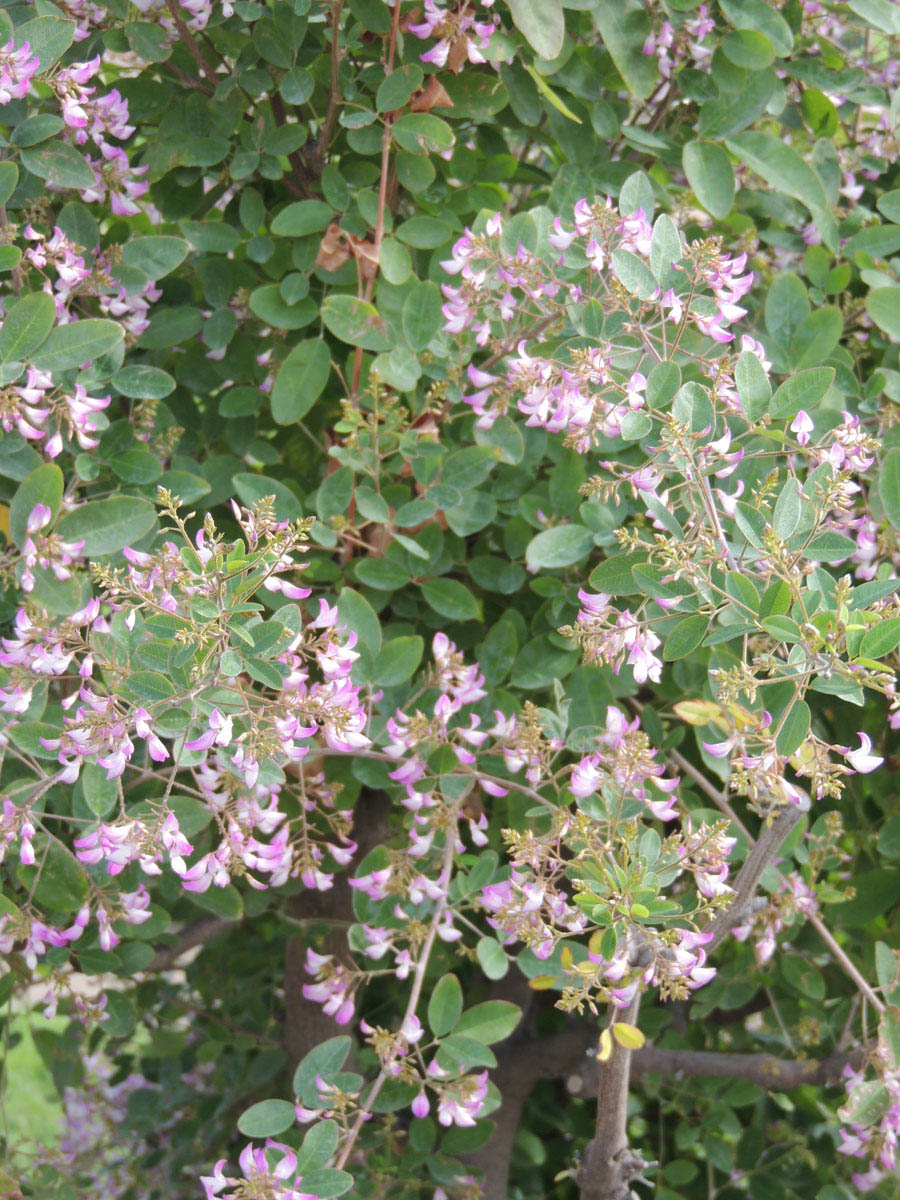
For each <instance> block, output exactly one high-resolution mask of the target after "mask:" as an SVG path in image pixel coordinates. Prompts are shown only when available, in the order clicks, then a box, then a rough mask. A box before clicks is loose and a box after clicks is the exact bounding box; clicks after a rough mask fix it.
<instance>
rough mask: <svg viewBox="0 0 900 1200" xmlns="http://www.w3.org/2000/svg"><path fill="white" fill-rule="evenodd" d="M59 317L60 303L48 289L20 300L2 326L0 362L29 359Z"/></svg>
mask: <svg viewBox="0 0 900 1200" xmlns="http://www.w3.org/2000/svg"><path fill="white" fill-rule="evenodd" d="M55 319H56V306H55V305H54V303H53V297H52V296H48V295H47V293H46V292H35V293H34V294H33V295H30V296H23V297H22V299H21V300H17V301H16V302H15V304H14V305H13V306H12V308H10V310H9V312H8V313H7V314H6V316H5V317H4V318H3V324H2V326H0V362H18V361H19V360H20V359H23V358H27V357H28V356H29V355H30V354H32V353H33V352H34V351H35V350H37V348H38V347H39V346H41V345H42V344H43V342H44V341H45V340H46V338H47V335H48V334H49V332H50V330H51V329H52V328H53V322H54V320H55Z"/></svg>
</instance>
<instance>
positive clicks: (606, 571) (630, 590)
mask: <svg viewBox="0 0 900 1200" xmlns="http://www.w3.org/2000/svg"><path fill="white" fill-rule="evenodd" d="M646 561H647V558H646V555H644V554H615V555H613V557H612V558H608V559H607V560H606V561H605V562H602V563H600V565H599V566H596V567H594V569H593V571H591V575H590V584H591V587H592V588H593V589H594V591H595V592H609V593H610V595H612V596H637V595H639V594H640V591H641V589H640V588H639V587H638V586H637V584H636V583H635V581H634V576H633V575H632V573H631V568H632V567H635V566H637V565H638V563H645V562H646Z"/></svg>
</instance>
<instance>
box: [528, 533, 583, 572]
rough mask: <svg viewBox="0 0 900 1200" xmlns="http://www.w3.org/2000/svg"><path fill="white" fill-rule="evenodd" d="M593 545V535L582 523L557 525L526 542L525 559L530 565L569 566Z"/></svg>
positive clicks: (550, 567) (547, 566) (551, 567)
mask: <svg viewBox="0 0 900 1200" xmlns="http://www.w3.org/2000/svg"><path fill="white" fill-rule="evenodd" d="M593 546H594V535H593V534H592V533H591V531H590V529H587V528H586V527H585V526H584V525H557V526H555V527H554V528H553V529H545V530H544V531H543V533H539V534H537V535H536V536H535V537H533V538H532V539H531V541H530V542H529V543H528V546H527V548H526V550H525V561H526V562H527V563H528V565H529V566H530V567H546V568H548V569H550V570H553V569H554V568H556V567H570V566H572V564H573V563H577V562H578V561H579V560H580V559H582V558H584V557H585V555H587V554H589V553H590V551H591V550H592V549H593Z"/></svg>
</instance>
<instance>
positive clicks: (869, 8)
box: [847, 0, 900, 35]
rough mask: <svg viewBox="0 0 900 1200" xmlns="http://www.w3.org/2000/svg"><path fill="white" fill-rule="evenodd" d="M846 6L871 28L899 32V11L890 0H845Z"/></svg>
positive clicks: (883, 31)
mask: <svg viewBox="0 0 900 1200" xmlns="http://www.w3.org/2000/svg"><path fill="white" fill-rule="evenodd" d="M847 7H848V8H849V9H850V10H851V12H855V13H856V15H857V16H858V17H862V19H863V20H864V21H865V22H866V23H867V24H868V25H871V26H872V28H873V29H880V30H881V31H882V33H890V34H894V35H898V34H900V13H898V12H897V9H896V7H895V6H894V4H892V3H891V0H847Z"/></svg>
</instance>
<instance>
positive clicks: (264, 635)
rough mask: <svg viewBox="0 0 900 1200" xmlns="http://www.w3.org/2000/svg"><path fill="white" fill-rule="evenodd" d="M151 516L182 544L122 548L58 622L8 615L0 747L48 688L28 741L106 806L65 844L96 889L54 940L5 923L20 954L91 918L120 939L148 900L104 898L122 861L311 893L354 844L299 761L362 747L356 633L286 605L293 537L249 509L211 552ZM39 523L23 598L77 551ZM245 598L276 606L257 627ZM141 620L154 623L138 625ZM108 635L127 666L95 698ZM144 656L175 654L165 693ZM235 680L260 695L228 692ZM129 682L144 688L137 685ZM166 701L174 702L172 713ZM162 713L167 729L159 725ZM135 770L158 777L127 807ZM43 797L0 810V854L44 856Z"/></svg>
mask: <svg viewBox="0 0 900 1200" xmlns="http://www.w3.org/2000/svg"><path fill="white" fill-rule="evenodd" d="M164 511H165V512H166V514H167V516H168V517H169V519H170V520H171V521H172V522H173V532H174V533H175V535H176V537H177V538H178V539H179V542H180V545H179V544H178V543H177V542H176V541H171V540H169V541H164V542H163V543H162V545H161V546H160V547H159V549H158V550H156V551H137V550H127V551H126V559H127V563H126V566H125V567H124V568H120V569H117V570H108V569H105V568H104V569H98V570H97V571H96V579H97V581H98V582H99V584H100V585H101V588H102V589H103V594H102V599H101V598H96V597H95V598H93V599H91V600H90V601H89V602H88V604H87V605H85V607H84V608H82V609H80V610H78V611H77V612H75V613H72V614H71V615H70V616H69V617H67V618H66V619H65V620H63V621H59V620H55V619H51V618H50V617H49V616H48V615H47V614H46V613H43V612H41V611H40V610H38V609H34V608H31V607H22V608H20V610H19V612H18V613H17V615H16V620H15V636H14V637H7V638H4V639H3V643H2V644H3V649H2V652H0V665H2V667H3V668H4V678H3V681H2V687H0V704H2V708H3V711H4V712H5V713H6V720H5V723H4V732H3V737H4V739H5V740H6V742H7V743H8V742H9V741H10V740H12V741H13V742H15V740H16V738H17V736H18V729H19V728H20V726H21V725H22V723H23V721H25V720H27V719H28V716H27V714H28V713H29V712H31V711H32V706H33V704H34V703H35V702H36V701H35V696H36V689H40V688H41V686H42V681H44V680H47V679H53V680H55V681H58V683H59V685H61V686H62V694H61V699H60V703H59V709H58V711H59V733H58V735H57V736H55V737H43V738H42V746H43V748H44V750H45V751H46V752H48V753H49V754H51V755H53V756H54V757H55V758H56V760H57V763H58V769H57V770H56V772H55V774H54V775H53V776H52V777H51V782H56V781H58V780H59V781H63V782H67V783H70V784H73V783H75V781H76V780H78V779H79V778H80V777H81V776H82V775H83V773H84V772H85V771H86V770H87V771H88V772H93V775H92V779H93V780H97V781H98V782H96V783H94V784H92V786H96V787H100V788H101V790H102V792H103V795H104V796H107V795H108V797H109V802H108V804H107V803H106V801H104V807H105V808H108V809H112V808H116V809H117V810H118V811H117V812H116V814H115V815H114V816H112V815H110V816H106V814H105V813H104V815H103V817H102V819H101V820H99V821H98V822H97V823H95V824H93V825H92V826H91V827H89V828H87V829H86V830H84V831H83V832H81V834H80V836H78V837H77V838H76V839H75V841H74V852H75V855H76V856H77V859H78V860H79V861H80V862H81V863H83V864H85V865H86V866H88V867H90V868H91V869H92V870H91V877H92V880H93V883H92V899H91V900H90V902H89V903H88V904H87V905H85V907H84V908H83V909H82V910H81V911H80V913H79V915H78V917H77V918H76V920H75V923H74V924H73V925H71V926H70V927H67V928H61V929H53V928H50V927H48V926H47V925H46V923H45V922H43V921H42V920H40V919H39V918H37V917H36V916H35V917H29V916H27V915H26V914H25V913H22V914H21V918H16V919H15V920H13V919H12V918H9V917H4V918H3V930H4V932H3V938H4V942H5V943H9V946H10V947H11V946H12V944H13V943H15V942H17V941H20V942H21V941H24V943H25V949H24V953H25V955H26V957H27V958H28V959H29V960H36V958H37V956H39V955H41V954H43V953H44V951H45V949H46V948H47V947H48V946H51V945H56V946H64V945H68V944H69V943H70V942H72V941H73V940H75V939H77V938H79V937H80V936H81V934H82V932H83V931H84V928H85V926H86V925H87V922H88V919H89V915H90V914H93V917H94V919H95V920H96V922H97V925H98V931H99V944H100V947H101V949H104V950H109V949H111V948H112V947H113V946H115V945H116V944H117V941H118V937H117V935H116V934H115V933H114V931H113V927H112V920H113V919H115V920H121V921H124V922H126V923H130V924H135V923H139V922H142V921H144V920H146V919H147V918H148V917H149V915H150V914H149V910H148V905H149V895H148V893H147V891H146V889H145V888H144V886H143V885H142V884H139V885H138V886H137V889H136V890H135V891H133V892H127V891H121V892H115V891H114V890H111V889H110V884H111V882H112V880H114V879H116V877H118V876H119V875H120V874H122V873H123V872H127V869H128V868H129V866H130V865H131V864H135V865H136V866H137V867H138V868H139V869H140V871H141V872H142V873H143V875H145V876H148V877H153V876H157V875H159V874H161V873H162V870H163V867H164V866H168V867H169V868H170V869H171V870H172V871H173V872H174V873H175V875H176V876H178V877H179V878H180V879H181V882H182V886H183V887H184V888H185V889H186V890H187V891H190V892H204V891H206V890H207V889H208V888H209V887H211V886H215V887H224V886H226V885H227V884H228V883H229V882H230V881H231V879H232V878H233V877H235V876H239V877H241V878H243V879H245V880H246V881H247V882H248V884H249V885H250V886H251V887H254V888H265V887H268V886H275V885H278V884H280V883H283V882H285V881H286V880H287V879H288V878H291V877H295V878H298V879H299V880H300V881H301V882H302V883H303V884H304V885H305V886H307V887H310V888H316V889H325V888H328V887H330V886H331V880H332V875H333V871H334V869H335V868H336V867H339V866H341V865H346V863H347V862H349V859H350V857H351V856H352V854H353V852H354V850H355V846H354V843H353V842H352V841H351V840H350V838H349V831H350V827H351V814H350V812H349V811H346V810H342V809H340V808H338V807H337V806H336V800H337V796H338V791H337V789H335V788H334V787H333V786H329V785H327V784H326V783H325V780H324V777H323V775H322V773H321V771H319V770H318V769H316V768H313V770H312V771H309V772H307V770H306V768H305V765H304V759H306V757H307V756H308V755H309V754H310V751H311V748H312V747H313V746H314V745H315V744H316V740H318V741H319V742H320V743H321V744H322V745H323V746H324V747H327V748H329V749H330V750H333V751H336V752H339V753H346V752H349V751H352V750H358V749H360V748H361V747H364V746H366V745H368V738H367V737H366V736H365V734H364V733H363V732H362V731H363V729H364V727H365V725H366V722H367V717H366V714H365V712H364V711H363V709H362V707H361V702H360V699H359V694H358V688H357V687H356V685H354V684H352V683H351V682H350V671H351V669H352V666H353V663H354V661H355V659H356V657H357V655H356V652H355V651H354V650H353V644H354V641H355V636H354V635H353V634H352V633H347V631H346V630H345V627H344V626H343V625H342V624H341V623H340V621H339V618H338V614H337V609H336V608H334V607H330V606H328V605H326V604H324V603H322V604H320V605H319V610H318V613H317V614H316V615H313V614H306V615H304V614H303V613H302V612H301V610H300V609H299V608H298V606H297V605H296V604H295V603H293V601H296V600H297V599H304V598H306V597H307V596H308V594H309V592H308V589H306V588H302V587H299V586H298V585H297V584H295V583H292V582H291V581H290V576H291V575H292V574H294V573H295V572H296V571H297V570H299V569H300V564H298V563H297V562H296V561H295V558H294V554H295V552H297V551H299V550H302V548H303V538H304V537H305V530H304V529H303V528H302V527H300V526H291V525H290V524H288V523H285V522H277V521H275V520H274V518H273V517H272V514H271V509H270V506H269V505H268V504H267V503H266V502H262V503H260V504H258V505H257V506H256V507H255V508H254V509H252V510H246V509H245V510H240V509H238V508H237V507H235V518H236V520H237V522H238V525H239V527H240V529H241V532H242V533H243V536H244V540H243V541H242V542H240V543H232V544H229V543H226V542H225V541H224V540H223V539H222V537H221V535H220V534H219V533H218V531H217V530H216V529H215V527H214V526H213V525H212V523H211V522H210V521H209V520H207V521H206V522H205V523H204V525H203V527H202V528H201V529H200V530H199V531H198V533H197V534H196V536H195V538H194V539H192V540H191V539H189V538H188V534H187V530H186V527H185V525H184V523H183V521H182V519H181V517H180V516H179V515H178V513H177V509H176V508H175V506H174V504H173V503H172V502H171V501H170V500H168V499H164ZM51 522H52V513H51V510H50V509H49V508H48V507H47V506H45V505H39V506H37V507H36V508H35V510H34V511H33V512H32V514H31V517H30V518H29V523H28V529H29V533H28V537H27V538H26V540H25V542H24V544H23V549H22V562H23V565H24V570H25V572H26V584H25V591H26V593H27V591H28V586H27V579H28V574H27V573H28V572H32V571H34V570H37V569H51V570H52V571H53V573H54V574H55V575H56V577H57V578H59V579H67V578H68V577H69V575H70V573H71V571H72V569H73V567H74V566H75V565H76V563H77V556H78V554H79V551H80V549H81V546H80V545H75V544H70V543H67V542H65V541H64V540H62V539H60V538H59V537H58V535H55V534H54V533H53V532H52V531H51V530H50V529H49V527H50V525H51ZM45 531H46V532H45ZM226 580H228V583H229V586H226V583H225V581H226ZM238 581H240V583H238ZM260 589H262V591H263V593H264V594H265V593H268V594H270V595H277V596H279V597H280V598H281V599H282V600H284V601H285V602H286V603H284V604H283V605H282V607H281V608H280V609H278V614H277V617H276V618H273V619H269V620H262V619H261V617H260V615H259V614H260V612H262V611H264V610H263V606H262V605H260V604H258V603H253V597H254V595H255V594H256V592H257V591H258V590H260ZM225 595H228V596H230V598H231V599H230V602H231V603H232V604H235V605H238V604H239V605H240V606H241V612H242V619H241V620H240V621H235V620H234V619H233V618H232V615H231V612H230V610H229V609H227V608H225V609H223V607H222V602H221V597H223V596H225ZM214 602H217V603H214ZM142 609H144V610H145V611H147V610H149V612H151V613H154V614H155V615H154V616H151V617H150V618H149V620H148V619H147V618H146V617H145V616H143V615H141V612H142ZM114 629H115V630H117V631H118V632H119V633H120V635H124V636H125V638H126V639H127V641H128V642H130V647H131V654H132V658H133V660H134V662H133V668H132V671H131V673H130V676H129V677H130V679H131V680H132V683H131V685H130V687H129V688H128V689H127V690H125V691H123V690H122V689H120V688H119V687H117V686H115V685H113V686H110V681H112V680H117V679H120V678H121V677H122V665H121V662H120V659H119V657H118V655H119V654H120V653H121V649H120V646H119V644H118V643H117V642H116V640H115V638H114V637H111V634H112V633H113V630H114ZM236 629H239V630H240V634H241V636H237V634H236V632H235V631H236ZM160 639H162V640H160ZM229 639H230V640H231V642H232V646H231V647H230V648H229V644H228V643H229ZM151 647H155V648H156V649H155V651H152V650H151V649H150V648H151ZM179 648H180V649H179ZM248 649H249V651H252V655H251V654H248V653H247V651H248ZM154 653H162V654H163V655H178V656H179V658H180V659H181V660H182V664H181V666H180V667H172V668H169V681H168V682H167V680H166V678H165V677H164V676H163V675H162V674H160V673H159V672H153V671H149V672H147V671H145V672H144V673H143V674H142V673H141V672H140V670H138V669H137V668H138V666H139V664H140V662H141V659H142V658H145V660H146V656H147V655H150V656H151V657H153V655H154ZM242 655H246V656H247V657H246V658H245V657H242ZM154 661H158V658H154ZM246 671H251V672H252V673H253V678H255V679H256V680H257V681H258V682H260V683H261V684H262V685H263V690H261V691H259V692H256V693H254V692H249V691H248V690H247V689H246V688H245V687H244V686H242V680H243V679H244V678H245V677H246V676H245V672H246ZM141 680H143V681H144V682H145V683H146V684H148V685H150V690H148V691H146V692H142V691H141V688H140V682H141ZM135 687H137V690H135ZM178 687H180V688H181V692H180V694H179V693H178V692H177V689H178ZM207 697H210V698H207ZM212 697H214V698H212ZM179 700H180V703H181V704H182V705H186V706H187V707H186V708H179V707H178V702H179ZM173 711H174V712H175V714H176V715H175V717H174V719H173V718H172V716H169V717H168V719H167V717H166V714H171V713H173ZM135 768H136V769H137V770H139V771H140V772H142V773H146V772H148V771H149V772H150V773H151V774H152V773H153V772H156V773H157V775H158V777H159V778H160V779H161V781H162V782H163V785H164V787H163V790H164V791H165V794H166V798H163V799H161V800H158V801H147V802H143V803H142V804H141V805H138V806H136V807H135V806H131V807H128V806H126V805H125V804H124V803H123V802H122V799H123V798H124V794H125V793H124V792H123V791H122V784H121V781H122V780H123V778H124V779H127V778H128V773H129V772H130V771H132V770H134V769H135ZM185 771H189V772H190V777H188V776H186V775H185V776H184V777H183V778H182V781H181V782H180V784H179V788H178V791H179V792H183V793H186V794H187V795H186V797H185V798H186V799H188V802H189V805H190V806H192V807H193V809H194V813H193V814H192V828H194V829H196V831H197V833H199V832H201V831H204V832H203V836H202V839H201V841H200V842H198V840H197V839H196V837H192V838H188V837H187V836H186V835H185V833H184V831H183V830H182V828H181V825H180V822H179V810H178V808H177V806H176V807H173V806H172V805H170V804H169V802H168V799H167V797H168V796H169V794H170V793H171V791H172V785H173V783H174V780H175V778H176V777H177V776H178V775H179V774H180V773H182V772H185ZM166 784H167V786H166ZM47 786H48V785H46V784H45V785H41V784H38V785H37V786H36V787H34V788H33V789H32V790H31V793H30V794H29V793H27V792H26V793H25V794H24V798H23V799H22V800H21V801H20V802H19V803H17V804H13V803H12V802H10V801H9V800H7V801H6V803H5V806H4V812H3V818H2V826H0V828H2V847H3V852H4V853H9V851H10V850H14V849H17V850H18V855H19V858H20V861H21V862H22V863H23V864H25V865H29V864H33V863H34V862H35V858H36V851H35V839H37V840H38V841H39V842H40V843H41V844H43V845H46V840H47V837H48V833H47V831H46V829H45V827H44V823H43V820H42V817H41V813H40V803H39V802H40V799H41V796H42V795H43V793H44V792H45V791H46V790H47ZM197 812H199V813H201V814H203V815H202V817H201V818H200V819H199V820H198V819H197V815H196V814H197ZM182 819H184V817H183V813H182ZM213 831H214V832H213ZM192 858H193V861H192ZM329 864H333V865H331V866H330V869H329ZM104 874H105V876H106V880H105V881H104V878H103V875H104ZM126 877H127V878H132V875H130V874H128V875H127V876H126Z"/></svg>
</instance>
